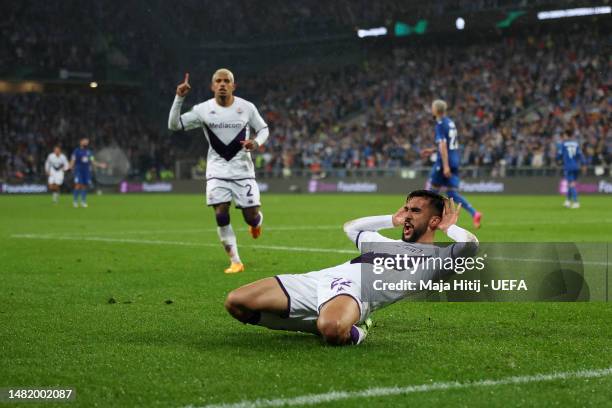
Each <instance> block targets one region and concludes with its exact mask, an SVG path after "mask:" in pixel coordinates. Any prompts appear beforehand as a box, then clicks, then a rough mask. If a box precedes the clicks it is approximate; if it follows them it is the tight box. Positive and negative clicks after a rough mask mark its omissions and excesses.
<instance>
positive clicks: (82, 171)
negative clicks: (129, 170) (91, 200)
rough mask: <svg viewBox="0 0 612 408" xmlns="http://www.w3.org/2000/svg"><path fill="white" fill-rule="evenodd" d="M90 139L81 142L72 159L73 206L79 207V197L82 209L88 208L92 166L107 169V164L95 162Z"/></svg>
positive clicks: (83, 139)
mask: <svg viewBox="0 0 612 408" xmlns="http://www.w3.org/2000/svg"><path fill="white" fill-rule="evenodd" d="M88 146H89V139H88V138H86V137H84V138H82V139H81V140H80V142H79V147H77V148H76V149H74V151H73V152H72V156H71V157H70V168H71V169H72V171H73V172H74V190H73V202H72V205H73V206H74V207H75V208H76V207H78V206H79V196H80V197H81V207H87V189H88V188H89V183H90V182H91V166H92V165H93V166H95V167H100V168H106V167H107V166H106V163H98V162H96V161H95V158H94V155H93V152H92V151H91V150H90V149H89V147H88Z"/></svg>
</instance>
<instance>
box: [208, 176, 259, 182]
mask: <svg viewBox="0 0 612 408" xmlns="http://www.w3.org/2000/svg"><path fill="white" fill-rule="evenodd" d="M208 180H222V181H231V182H232V183H235V182H237V181H242V180H255V177H246V178H239V179H226V178H219V177H211V178H208V179H206V181H208Z"/></svg>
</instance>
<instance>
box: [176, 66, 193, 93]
mask: <svg viewBox="0 0 612 408" xmlns="http://www.w3.org/2000/svg"><path fill="white" fill-rule="evenodd" d="M189 91H191V85H189V72H187V73H186V74H185V79H184V80H183V82H181V83H180V84H179V85H178V86H177V87H176V94H177V95H178V96H181V97H183V96H186V95H187V94H188V93H189Z"/></svg>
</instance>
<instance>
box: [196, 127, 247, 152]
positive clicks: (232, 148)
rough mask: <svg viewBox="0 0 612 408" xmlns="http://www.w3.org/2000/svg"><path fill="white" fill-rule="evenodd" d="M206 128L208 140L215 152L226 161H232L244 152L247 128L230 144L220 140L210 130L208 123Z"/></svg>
mask: <svg viewBox="0 0 612 408" xmlns="http://www.w3.org/2000/svg"><path fill="white" fill-rule="evenodd" d="M204 128H205V129H206V133H207V134H208V140H209V141H210V147H212V148H213V149H214V150H215V152H217V154H218V155H219V156H221V157H223V158H224V159H225V160H227V161H230V160H232V159H233V158H234V156H236V154H238V152H239V151H241V150H242V144H241V143H240V142H241V141H244V140H246V126H245V127H243V128H242V130H241V131H240V132H238V134H237V135H236V136H235V137H234V139H232V141H231V142H230V143H229V144H225V143H223V142H222V141H221V139H219V137H218V136H217V135H216V134H215V132H213V131H212V130H210V128H209V127H208V125H206V123H205V124H204Z"/></svg>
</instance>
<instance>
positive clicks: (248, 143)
mask: <svg viewBox="0 0 612 408" xmlns="http://www.w3.org/2000/svg"><path fill="white" fill-rule="evenodd" d="M240 144H242V147H244V150H246V151H247V152H251V151H253V150H256V149H257V148H258V147H259V143H257V142H256V141H255V140H254V139H247V140H241V141H240Z"/></svg>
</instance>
